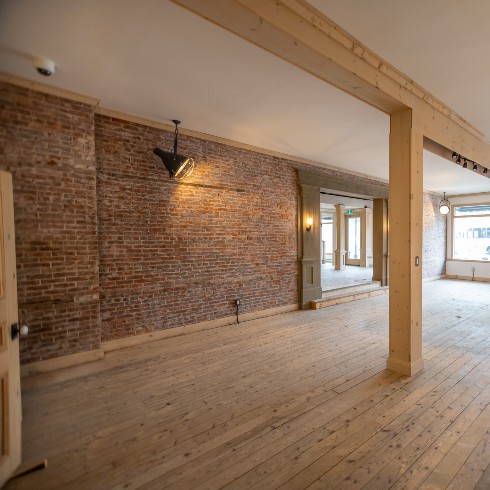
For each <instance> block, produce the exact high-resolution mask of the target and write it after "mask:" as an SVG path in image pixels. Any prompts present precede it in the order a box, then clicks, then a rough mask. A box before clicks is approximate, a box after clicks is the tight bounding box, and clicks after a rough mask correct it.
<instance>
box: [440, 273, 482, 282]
mask: <svg viewBox="0 0 490 490" xmlns="http://www.w3.org/2000/svg"><path fill="white" fill-rule="evenodd" d="M446 279H459V280H460V281H474V282H490V277H472V276H458V275H453V274H446Z"/></svg>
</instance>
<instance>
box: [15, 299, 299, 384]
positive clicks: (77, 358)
mask: <svg viewBox="0 0 490 490" xmlns="http://www.w3.org/2000/svg"><path fill="white" fill-rule="evenodd" d="M297 309H298V305H297V304H293V305H286V306H279V307H277V308H270V309H268V310H260V311H253V312H251V313H245V314H243V315H240V316H239V319H240V323H241V322H246V321H250V320H256V319H257V318H265V317H268V316H273V315H280V314H282V313H288V312H291V311H296V310H297ZM233 323H236V317H235V316H228V317H225V318H218V319H216V320H210V321H207V322H201V323H194V324H192V325H184V326H181V327H175V328H169V329H167V330H158V331H156V332H151V333H146V334H143V335H136V336H134V337H124V338H122V339H117V340H110V341H108V342H103V343H102V344H101V348H100V349H95V350H91V351H87V352H79V353H77V354H71V355H68V356H63V357H56V358H54V359H48V360H46V361H38V362H32V363H30V364H23V365H22V366H21V367H20V373H21V376H22V377H27V376H33V375H35V374H40V373H47V372H49V371H55V370H58V369H63V368H66V367H72V366H77V365H79V364H85V363H88V362H92V361H98V360H100V359H103V357H104V355H105V353H106V352H110V351H114V350H119V349H124V348H126V347H131V346H133V345H139V344H145V343H147V342H153V341H155V340H161V339H165V338H169V337H177V336H179V335H187V334H189V333H194V332H199V331H201V330H209V329H211V328H218V327H224V326H226V325H232V324H233Z"/></svg>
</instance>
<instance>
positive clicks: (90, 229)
mask: <svg viewBox="0 0 490 490" xmlns="http://www.w3.org/2000/svg"><path fill="white" fill-rule="evenodd" d="M93 121H94V120H93V108H91V107H89V106H87V105H85V104H81V103H77V102H72V101H69V100H66V99H62V98H59V97H54V96H51V95H46V94H41V93H39V92H34V91H31V90H27V89H24V88H20V87H16V86H13V85H9V84H5V83H0V169H2V170H8V171H10V172H11V173H12V174H13V184H14V211H15V227H16V250H17V271H18V281H17V287H18V301H19V313H20V318H21V320H23V321H27V322H28V323H29V325H30V327H31V328H30V333H29V336H28V337H27V338H26V339H23V340H22V341H21V343H20V345H21V358H22V361H23V362H32V361H38V360H41V359H49V358H52V357H57V356H61V355H65V354H72V353H75V352H79V351H85V350H90V349H93V348H96V347H98V346H99V345H100V317H99V297H98V258H97V256H98V253H97V209H96V205H97V201H96V189H95V183H96V179H95V146H94V122H93Z"/></svg>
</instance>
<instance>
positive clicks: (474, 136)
mask: <svg viewBox="0 0 490 490" xmlns="http://www.w3.org/2000/svg"><path fill="white" fill-rule="evenodd" d="M172 1H173V2H174V3H176V4H179V5H181V6H183V7H185V8H187V9H189V10H191V11H192V12H195V13H197V14H199V15H200V16H202V17H204V18H205V19H207V20H209V21H211V22H213V23H215V24H217V25H219V26H221V27H224V28H225V29H227V30H229V31H231V32H233V33H235V34H237V35H239V36H241V37H242V38H244V39H246V40H248V41H250V42H252V43H254V44H256V45H257V46H260V47H261V48H264V49H266V50H267V51H269V52H271V53H273V54H275V55H277V56H279V57H281V58H282V59H284V60H285V61H287V62H289V63H292V64H293V65H296V66H298V67H299V68H301V69H303V70H305V71H307V72H309V73H311V74H312V75H315V76H317V77H318V78H320V79H321V80H324V81H325V82H328V83H330V84H332V85H334V86H335V87H337V88H339V89H341V90H343V91H344V92H347V93H349V94H351V95H353V96H354V97H356V98H358V99H360V100H362V101H364V102H366V103H368V104H370V105H371V106H374V107H376V108H377V109H379V110H381V111H383V112H385V113H387V114H394V113H397V112H400V111H402V110H404V109H407V108H410V109H412V110H413V114H414V118H413V123H414V124H415V125H416V127H417V128H418V129H419V130H420V131H421V132H422V133H423V134H424V136H426V137H428V138H430V139H431V140H433V141H435V142H437V143H439V144H440V145H443V146H445V147H446V148H448V149H450V150H452V151H456V152H458V153H462V154H464V155H467V156H468V158H471V159H472V160H474V161H476V162H478V163H480V164H482V165H485V164H486V166H489V165H490V145H489V144H488V143H487V142H486V141H485V140H484V139H483V135H482V133H481V132H479V131H478V130H477V129H476V128H474V127H473V126H472V125H470V124H469V123H468V122H467V121H465V120H464V119H463V118H462V117H461V116H459V115H458V114H457V113H456V112H455V111H453V110H452V109H450V108H449V107H448V106H447V105H445V104H444V103H442V102H441V101H440V100H438V99H437V98H436V97H434V96H433V95H432V94H430V93H429V92H427V91H426V90H425V89H423V88H422V87H421V86H419V85H418V84H416V83H415V82H414V81H412V80H410V79H409V78H408V77H407V76H405V75H404V74H403V73H401V72H400V71H399V70H397V69H396V68H395V67H393V66H392V65H390V64H389V63H387V62H386V61H385V60H383V59H382V58H381V57H380V56H378V55H377V54H376V53H374V52H373V51H371V50H370V49H369V48H367V47H366V46H364V45H363V44H362V43H360V42H359V41H358V40H357V39H355V38H354V37H353V36H351V35H350V34H348V33H347V32H346V31H344V30H343V29H341V28H340V27H339V26H337V25H336V24H335V23H334V22H333V21H331V20H330V19H328V18H327V17H326V16H325V15H323V14H322V13H321V12H319V11H318V10H316V9H315V8H314V7H313V6H311V5H310V4H309V3H307V2H306V1H305V0H226V1H223V0H206V1H204V2H203V1H202V0H172Z"/></svg>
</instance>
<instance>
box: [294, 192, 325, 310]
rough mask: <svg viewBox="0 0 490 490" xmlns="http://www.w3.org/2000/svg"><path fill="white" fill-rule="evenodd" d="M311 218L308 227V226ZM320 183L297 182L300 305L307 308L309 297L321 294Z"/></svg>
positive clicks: (311, 298) (320, 295)
mask: <svg viewBox="0 0 490 490" xmlns="http://www.w3.org/2000/svg"><path fill="white" fill-rule="evenodd" d="M309 220H311V229H309V230H308V227H309V226H310V221H309ZM320 222H321V217H320V187H317V186H313V185H307V184H300V185H299V213H298V238H299V240H298V253H299V268H300V270H299V282H300V284H299V307H300V308H301V309H303V310H304V309H308V308H309V307H310V301H311V300H313V299H319V298H321V297H322V285H321V263H320Z"/></svg>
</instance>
